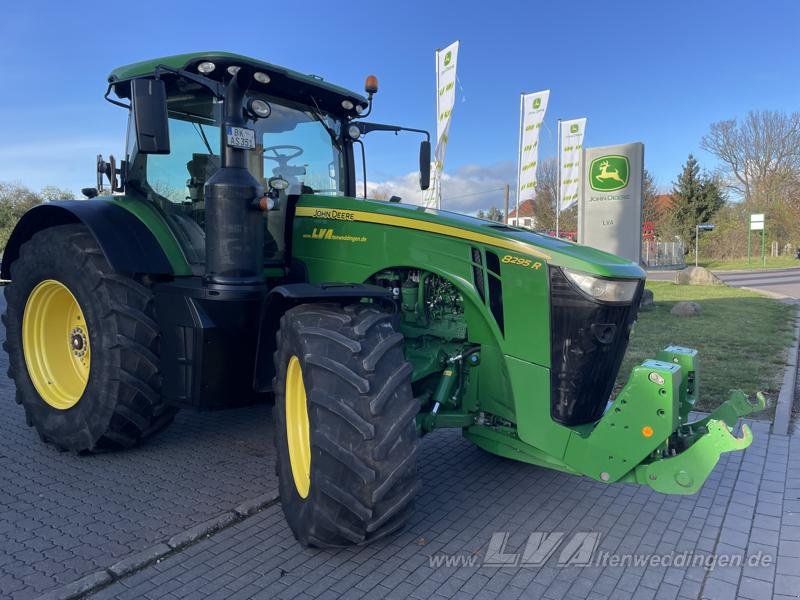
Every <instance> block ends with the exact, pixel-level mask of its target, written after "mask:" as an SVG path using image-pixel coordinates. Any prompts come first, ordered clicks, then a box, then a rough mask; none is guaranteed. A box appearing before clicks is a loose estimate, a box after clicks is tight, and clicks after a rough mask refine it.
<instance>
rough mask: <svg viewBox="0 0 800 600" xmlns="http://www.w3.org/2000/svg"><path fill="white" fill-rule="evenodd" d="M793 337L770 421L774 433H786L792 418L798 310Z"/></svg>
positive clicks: (798, 342) (798, 343) (798, 347)
mask: <svg viewBox="0 0 800 600" xmlns="http://www.w3.org/2000/svg"><path fill="white" fill-rule="evenodd" d="M794 337H795V341H794V345H793V346H792V348H791V349H790V350H789V356H788V358H787V359H786V370H785V371H784V373H783V383H782V384H781V391H780V393H779V394H778V404H777V405H776V406H775V418H774V419H773V421H772V433H774V434H776V435H788V434H789V422H790V421H791V419H792V405H793V404H794V394H795V386H796V384H797V358H798V351H800V312H798V313H795V319H794Z"/></svg>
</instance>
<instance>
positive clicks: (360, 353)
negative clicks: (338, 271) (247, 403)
mask: <svg viewBox="0 0 800 600" xmlns="http://www.w3.org/2000/svg"><path fill="white" fill-rule="evenodd" d="M391 318H392V317H391V314H390V313H387V312H384V311H382V310H380V309H378V308H376V307H375V306H373V305H370V304H353V305H345V306H340V305H338V304H306V305H302V306H299V307H296V308H293V309H291V310H289V311H287V313H286V314H285V315H284V316H283V317H282V318H281V327H280V330H279V331H278V334H277V337H278V340H277V342H278V345H277V347H278V350H277V352H276V353H275V370H276V374H277V375H276V378H275V443H276V447H277V451H278V452H277V454H278V464H277V470H278V476H279V485H280V495H281V504H282V506H283V511H284V514H285V515H286V520H287V521H288V523H289V526H290V527H291V529H292V531H293V532H294V535H295V537H296V538H297V539H298V540H299V541H300V542H301V543H302V544H305V545H311V546H318V547H336V546H348V545H352V544H360V543H364V542H369V541H372V540H375V539H377V538H379V537H382V536H384V535H386V534H388V533H391V532H392V531H395V530H397V529H399V528H400V527H402V526H403V525H404V524H405V523H406V521H407V520H408V519H409V517H410V516H411V513H412V510H413V499H414V496H415V494H416V492H417V490H418V488H419V479H418V476H417V471H416V460H415V453H416V450H417V448H418V440H417V432H416V426H415V423H414V417H415V415H416V413H417V411H418V410H419V406H418V404H417V401H416V400H415V399H414V398H413V396H412V393H411V365H410V364H409V363H407V362H406V361H405V359H404V357H403V336H402V334H400V333H397V332H396V331H395V330H394V328H393V327H392V323H391Z"/></svg>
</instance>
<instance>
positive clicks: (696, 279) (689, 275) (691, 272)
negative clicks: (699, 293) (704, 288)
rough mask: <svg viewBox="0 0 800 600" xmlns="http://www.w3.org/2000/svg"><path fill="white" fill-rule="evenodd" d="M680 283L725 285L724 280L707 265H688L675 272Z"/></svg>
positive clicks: (676, 279) (676, 280)
mask: <svg viewBox="0 0 800 600" xmlns="http://www.w3.org/2000/svg"><path fill="white" fill-rule="evenodd" d="M675 283H677V284H678V285H724V284H723V283H722V280H721V279H720V278H719V277H717V276H716V275H714V274H713V273H712V272H711V271H709V270H708V269H706V268H705V267H686V268H685V269H683V270H681V271H678V272H677V273H676V274H675Z"/></svg>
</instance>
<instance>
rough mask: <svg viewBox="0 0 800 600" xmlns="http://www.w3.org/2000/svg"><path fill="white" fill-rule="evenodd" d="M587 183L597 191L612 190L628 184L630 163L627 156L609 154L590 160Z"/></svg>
mask: <svg viewBox="0 0 800 600" xmlns="http://www.w3.org/2000/svg"><path fill="white" fill-rule="evenodd" d="M589 168H590V174H589V185H590V186H591V188H592V189H593V190H597V191H599V192H614V191H616V190H621V189H622V188H624V187H625V186H626V185H628V179H629V174H630V163H629V162H628V157H627V156H620V155H618V154H609V155H606V156H601V157H600V158H595V159H594V160H593V161H592V164H591V166H590V167H589Z"/></svg>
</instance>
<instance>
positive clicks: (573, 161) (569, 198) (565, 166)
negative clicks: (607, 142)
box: [558, 118, 586, 210]
mask: <svg viewBox="0 0 800 600" xmlns="http://www.w3.org/2000/svg"><path fill="white" fill-rule="evenodd" d="M585 130H586V119H585V118H584V119H572V120H571V121H561V123H560V125H559V132H558V136H559V137H558V140H559V145H560V146H561V154H560V155H559V157H558V163H559V168H560V169H561V210H564V209H567V208H569V207H570V206H572V204H573V203H575V202H577V201H578V194H579V190H580V187H581V156H583V133H584V131H585Z"/></svg>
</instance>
